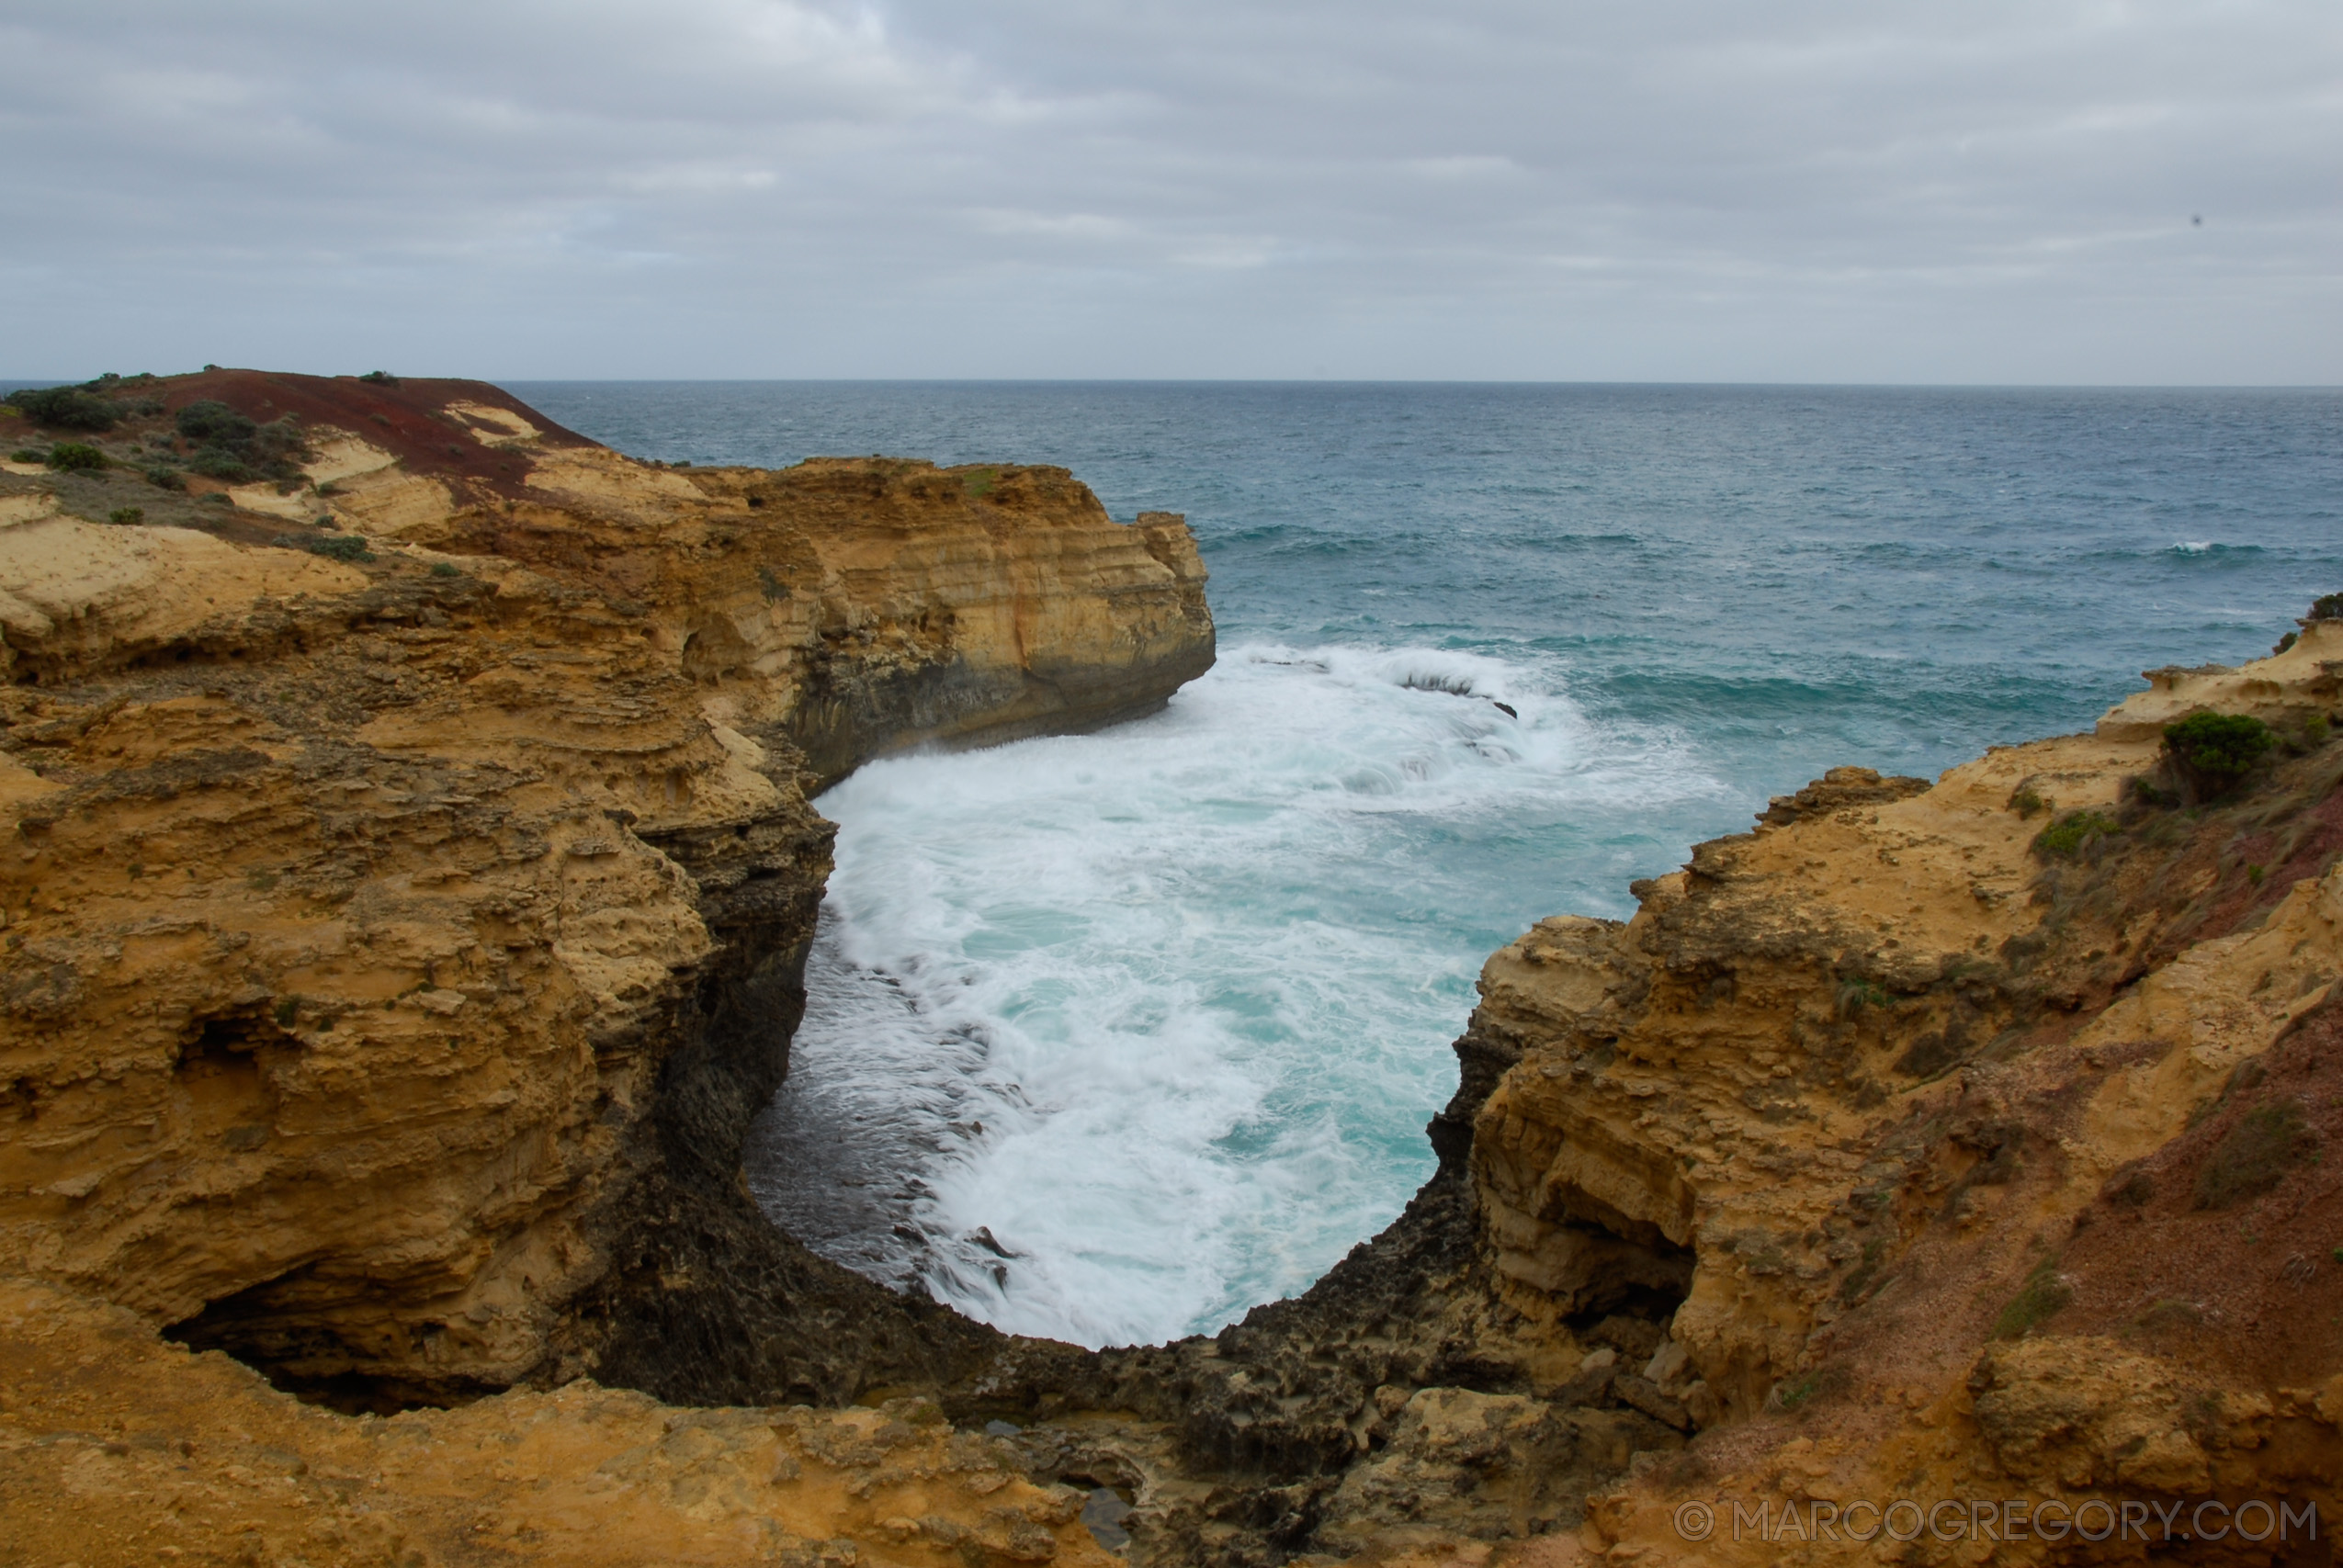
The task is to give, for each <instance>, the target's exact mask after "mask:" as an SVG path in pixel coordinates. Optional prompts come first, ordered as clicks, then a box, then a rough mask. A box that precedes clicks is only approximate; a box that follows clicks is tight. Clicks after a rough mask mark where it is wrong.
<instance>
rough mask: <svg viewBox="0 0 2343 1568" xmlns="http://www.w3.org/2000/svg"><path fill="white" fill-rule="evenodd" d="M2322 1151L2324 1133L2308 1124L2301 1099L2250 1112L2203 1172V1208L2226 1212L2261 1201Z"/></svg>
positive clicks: (2199, 1195) (2199, 1174)
mask: <svg viewBox="0 0 2343 1568" xmlns="http://www.w3.org/2000/svg"><path fill="white" fill-rule="evenodd" d="M2317 1147H2318V1134H2316V1133H2314V1132H2312V1131H2311V1129H2310V1127H2309V1125H2308V1124H2307V1123H2306V1122H2304V1121H2303V1102H2302V1101H2301V1100H2281V1101H2280V1102H2279V1103H2277V1104H2276V1105H2265V1106H2262V1107H2260V1108H2259V1109H2258V1110H2254V1111H2247V1113H2246V1114H2245V1115H2243V1116H2241V1117H2239V1118H2238V1119H2237V1124H2236V1125H2235V1126H2234V1127H2232V1128H2230V1129H2229V1135H2228V1136H2227V1137H2225V1138H2224V1139H2222V1140H2221V1145H2220V1146H2219V1147H2218V1148H2216V1149H2214V1150H2213V1157H2212V1158H2210V1159H2208V1160H2206V1161H2205V1162H2204V1168H2203V1169H2202V1170H2201V1171H2199V1172H2197V1207H2198V1208H2200V1209H2225V1208H2227V1207H2228V1206H2229V1205H2230V1204H2232V1203H2239V1202H2243V1201H2245V1200H2247V1199H2248V1198H2258V1197H2260V1196H2261V1195H2262V1194H2263V1193H2265V1192H2267V1191H2269V1190H2270V1189H2271V1188H2273V1187H2275V1186H2277V1185H2278V1184H2279V1183H2280V1182H2281V1181H2283V1180H2284V1179H2286V1173H2287V1172H2288V1171H2289V1170H2292V1168H2294V1167H2295V1166H2297V1165H2299V1164H2301V1163H2302V1162H2303V1160H2304V1159H2307V1158H2308V1157H2309V1156H2311V1155H2312V1153H2314V1152H2315V1150H2316V1149H2317Z"/></svg>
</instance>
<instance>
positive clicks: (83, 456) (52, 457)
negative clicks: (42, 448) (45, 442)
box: [48, 441, 106, 474]
mask: <svg viewBox="0 0 2343 1568" xmlns="http://www.w3.org/2000/svg"><path fill="white" fill-rule="evenodd" d="M48 463H49V466H50V467H51V468H55V469H56V470H57V471H58V472H60V473H65V474H77V473H88V472H90V471H92V470H94V469H97V468H104V467H106V454H105V453H103V452H101V451H99V450H98V449H97V448H96V447H95V446H83V445H82V444H81V443H80V442H78V441H60V442H59V443H57V445H56V446H51V448H50V449H49V457H48Z"/></svg>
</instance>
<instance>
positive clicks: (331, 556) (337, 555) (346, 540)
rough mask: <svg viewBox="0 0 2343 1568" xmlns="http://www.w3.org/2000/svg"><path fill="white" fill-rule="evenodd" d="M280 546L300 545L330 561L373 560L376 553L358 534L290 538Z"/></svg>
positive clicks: (314, 554)
mask: <svg viewBox="0 0 2343 1568" xmlns="http://www.w3.org/2000/svg"><path fill="white" fill-rule="evenodd" d="M277 543H278V544H280V545H298V546H300V547H301V548H302V549H305V550H307V551H308V552H309V553H310V554H311V555H313V556H323V557H324V558H326V559H328V560H350V561H357V560H372V559H373V558H374V552H373V551H372V550H369V549H368V548H367V547H366V540H365V539H363V538H361V537H360V536H357V535H356V534H328V535H326V536H323V538H308V539H297V538H293V537H291V536H287V537H285V538H282V539H279V540H277Z"/></svg>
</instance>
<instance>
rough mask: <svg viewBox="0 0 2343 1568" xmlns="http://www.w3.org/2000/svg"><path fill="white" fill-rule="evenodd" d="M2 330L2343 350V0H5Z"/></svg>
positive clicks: (1881, 358) (708, 368) (466, 367)
mask: <svg viewBox="0 0 2343 1568" xmlns="http://www.w3.org/2000/svg"><path fill="white" fill-rule="evenodd" d="M0 73H5V76H4V77H0V79H5V82H6V87H5V91H0V292H4V295H5V299H6V301H7V304H6V309H5V312H0V376H20V377H36V376H58V377H75V378H79V377H83V376H87V375H91V374H95V373H96V372H97V371H100V370H119V371H123V372H130V371H135V370H141V369H150V368H151V369H154V370H158V371H162V370H170V369H182V368H191V367H194V366H196V365H198V364H200V363H202V362H204V361H207V360H209V361H217V362H220V363H222V364H233V365H257V366H266V367H280V368H290V369H304V370H317V371H346V370H357V369H368V368H372V367H376V366H382V367H389V368H391V369H394V370H404V371H408V372H411V373H415V374H460V375H478V376H485V377H491V378H570V377H577V378H600V377H1036V376H1038V377H1181V378H1186V377H1231V378H1250V377H1272V378H1288V377H1290V378H1311V377H1334V378H1443V379H1445V378H1466V379H1478V378H1489V379H1516V378H1526V379H1535V380H1758V381H1807V380H1826V381H1836V380H1844V381H1899V382H1915V381H1923V382H1941V381H1986V382H2042V381H2051V382H2232V383H2234V382H2246V383H2281V382H2317V383H2330V384H2331V383H2335V382H2337V381H2343V369H2338V355H2343V5H2337V4H2336V0H2269V3H2255V0H2232V3H2209V0H2208V3H2197V0H2147V3H2139V4H2127V3H2122V0H2009V3H2005V0H1958V3H1945V4H1939V5H1931V6H1918V5H1899V4H1894V3H1892V0H1845V3H1838V0H1641V3H1638V4H1625V5H1623V4H1619V3H1617V0H1606V3H1603V4H1593V3H1590V0H1542V3H1534V0H1518V3H1516V0H1445V3H1443V4H1430V3H1421V0H1412V3H1398V0H1178V3H1176V4H1174V3H1172V0H956V3H954V0H897V3H892V4H881V5H869V6H855V5H850V4H843V3H842V4H832V3H829V0H657V3H651V0H464V3H462V4H452V3H442V0H397V3H394V4H388V5H371V6H354V5H321V4H319V3H318V0H275V3H269V0H150V3H147V4H127V3H116V0H70V3H68V4H55V3H53V0H43V3H41V4H38V5H35V4H28V3H25V0H0ZM2199 217H2202V223H2199V222H2197V221H2195V220H2196V219H2197V218H2199Z"/></svg>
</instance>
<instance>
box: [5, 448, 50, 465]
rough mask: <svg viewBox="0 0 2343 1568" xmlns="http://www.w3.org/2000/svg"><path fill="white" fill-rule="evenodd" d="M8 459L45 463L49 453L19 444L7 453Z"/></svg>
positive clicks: (20, 461) (12, 461)
mask: <svg viewBox="0 0 2343 1568" xmlns="http://www.w3.org/2000/svg"><path fill="white" fill-rule="evenodd" d="M8 461H10V462H11V463H45V462H47V461H49V454H48V453H46V452H42V451H39V450H36V449H35V448H33V447H30V446H19V447H17V449H16V450H15V451H13V452H11V453H9V454H8Z"/></svg>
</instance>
